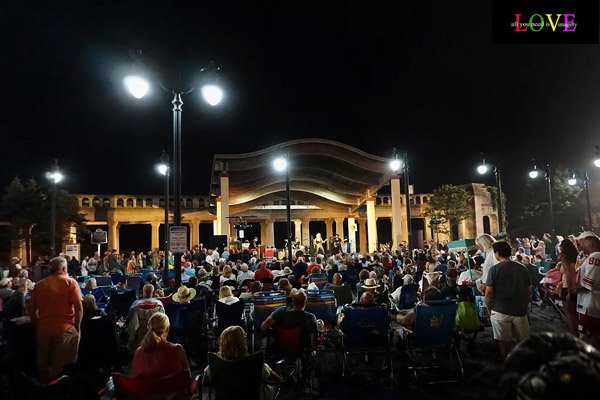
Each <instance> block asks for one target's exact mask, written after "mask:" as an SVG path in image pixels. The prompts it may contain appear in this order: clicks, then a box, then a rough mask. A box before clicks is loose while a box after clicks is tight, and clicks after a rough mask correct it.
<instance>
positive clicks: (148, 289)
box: [142, 283, 154, 299]
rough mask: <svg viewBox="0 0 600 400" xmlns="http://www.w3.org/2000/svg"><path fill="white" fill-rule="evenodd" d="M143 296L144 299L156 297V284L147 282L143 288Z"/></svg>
mask: <svg viewBox="0 0 600 400" xmlns="http://www.w3.org/2000/svg"><path fill="white" fill-rule="evenodd" d="M142 297H143V298H144V299H150V298H152V297H154V286H152V285H151V284H149V283H146V284H145V285H144V288H143V289H142Z"/></svg>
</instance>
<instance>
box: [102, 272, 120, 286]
mask: <svg viewBox="0 0 600 400" xmlns="http://www.w3.org/2000/svg"><path fill="white" fill-rule="evenodd" d="M109 276H110V281H111V282H112V284H113V286H115V285H116V284H117V283H119V277H120V276H121V274H116V273H114V274H109ZM96 283H98V281H96ZM98 285H100V284H99V283H98Z"/></svg>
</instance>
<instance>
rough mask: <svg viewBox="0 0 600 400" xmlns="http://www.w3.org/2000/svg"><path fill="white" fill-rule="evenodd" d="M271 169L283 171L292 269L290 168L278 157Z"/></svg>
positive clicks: (283, 159) (288, 248)
mask: <svg viewBox="0 0 600 400" xmlns="http://www.w3.org/2000/svg"><path fill="white" fill-rule="evenodd" d="M273 167H274V168H275V170H277V171H279V172H283V171H285V194H286V197H287V201H286V207H285V209H286V213H287V223H286V225H287V250H288V263H289V266H290V268H291V267H292V209H291V204H290V167H289V165H288V162H287V159H286V158H284V157H279V158H277V159H275V161H273Z"/></svg>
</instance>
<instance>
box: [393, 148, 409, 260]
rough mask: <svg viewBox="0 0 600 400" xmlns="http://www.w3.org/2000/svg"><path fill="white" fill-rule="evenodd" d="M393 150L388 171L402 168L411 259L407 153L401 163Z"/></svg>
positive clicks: (407, 240)
mask: <svg viewBox="0 0 600 400" xmlns="http://www.w3.org/2000/svg"><path fill="white" fill-rule="evenodd" d="M393 150H394V158H393V159H392V161H391V162H390V169H391V170H392V171H394V172H397V171H399V170H400V168H403V173H404V193H406V229H407V238H406V242H407V247H408V254H409V257H411V258H412V223H411V220H410V193H409V190H410V185H409V183H408V153H407V152H406V151H405V152H404V160H403V161H401V160H400V159H398V153H397V152H396V148H394V149H393Z"/></svg>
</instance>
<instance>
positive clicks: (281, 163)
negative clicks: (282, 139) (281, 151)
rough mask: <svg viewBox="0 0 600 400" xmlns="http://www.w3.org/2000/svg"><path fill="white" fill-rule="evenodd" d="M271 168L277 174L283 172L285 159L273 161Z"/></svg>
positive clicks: (285, 166) (285, 163) (285, 165)
mask: <svg viewBox="0 0 600 400" xmlns="http://www.w3.org/2000/svg"><path fill="white" fill-rule="evenodd" d="M273 167H274V168H275V170H277V171H279V172H281V171H285V170H286V168H287V161H286V159H285V158H282V157H280V158H277V159H275V161H273Z"/></svg>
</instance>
